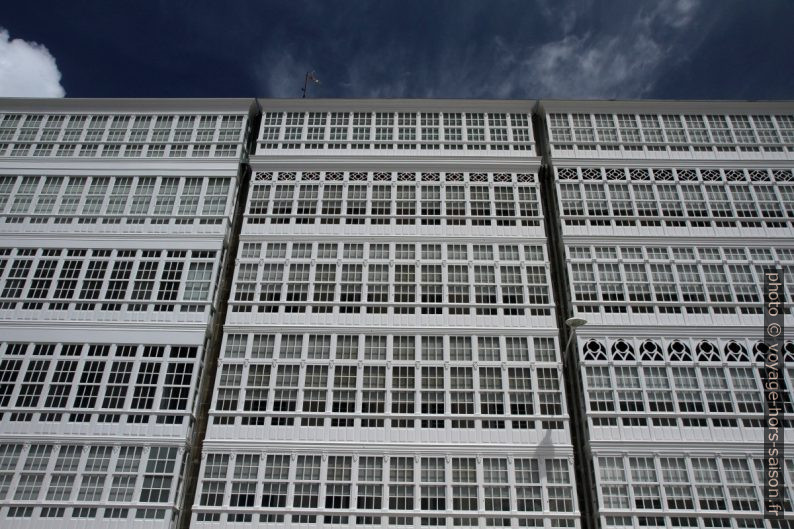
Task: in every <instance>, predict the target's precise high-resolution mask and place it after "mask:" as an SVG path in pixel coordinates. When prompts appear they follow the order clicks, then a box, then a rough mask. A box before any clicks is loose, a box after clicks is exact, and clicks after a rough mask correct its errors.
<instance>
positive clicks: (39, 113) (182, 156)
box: [0, 99, 251, 528]
mask: <svg viewBox="0 0 794 529" xmlns="http://www.w3.org/2000/svg"><path fill="white" fill-rule="evenodd" d="M250 107H251V102H250V101H249V100H228V101H198V100H197V101H187V100H185V101H174V100H145V101H144V100H25V99H20V100H11V99H5V100H2V101H0V504H2V507H1V508H0V518H2V520H3V521H2V523H0V525H2V526H3V527H74V528H77V527H80V528H83V527H108V526H114V525H117V526H123V527H172V526H173V524H174V523H175V521H176V519H177V517H178V515H179V512H178V505H179V503H180V501H181V496H182V494H183V486H182V483H183V479H182V477H183V474H184V472H185V470H186V464H187V459H188V458H187V456H188V453H189V452H190V449H191V445H192V443H193V442H194V430H195V425H196V416H195V412H196V396H197V391H198V386H199V380H200V376H201V373H202V368H203V365H204V361H205V356H206V353H207V349H208V344H210V343H211V341H212V336H211V334H210V330H211V329H212V325H213V320H214V314H215V310H216V308H217V305H218V303H219V300H218V297H217V286H218V278H219V276H220V270H221V268H222V266H223V263H224V259H227V257H226V256H225V249H226V248H227V246H228V244H229V241H230V238H231V230H230V218H231V215H232V213H233V211H234V207H235V198H236V194H237V189H238V187H239V185H240V184H241V183H242V182H241V176H242V175H243V167H242V166H241V165H240V162H241V161H242V160H244V156H245V151H244V138H245V136H246V132H247V131H246V127H248V124H249V109H250Z"/></svg>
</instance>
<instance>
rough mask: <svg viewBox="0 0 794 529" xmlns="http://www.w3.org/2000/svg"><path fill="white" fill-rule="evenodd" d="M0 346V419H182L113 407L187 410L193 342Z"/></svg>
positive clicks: (170, 421)
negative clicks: (172, 343)
mask: <svg viewBox="0 0 794 529" xmlns="http://www.w3.org/2000/svg"><path fill="white" fill-rule="evenodd" d="M0 345H2V347H0V349H2V352H1V353H0V381H2V382H0V406H2V412H0V420H6V421H12V422H17V421H26V422H30V421H42V422H70V423H74V422H98V423H118V422H126V423H131V424H133V423H134V424H140V423H149V422H151V423H152V424H155V423H156V424H182V422H183V419H184V418H183V417H182V416H180V415H169V414H168V413H162V414H160V413H157V414H154V415H152V414H140V413H137V414H135V413H133V414H129V413H124V414H121V413H119V412H121V411H122V410H123V411H125V412H129V411H142V410H148V411H150V412H151V411H152V410H161V411H164V412H166V411H181V412H183V413H185V412H187V411H188V399H189V395H190V393H191V388H192V387H193V386H194V371H195V364H196V360H195V359H196V355H197V348H196V347H182V346H162V345H159V346H157V345H146V346H141V345H110V344H55V343H36V344H28V343H16V342H15V343H5V342H4V343H3V344H0ZM166 349H168V351H167V352H166ZM111 358H112V360H111ZM182 358H192V359H194V360H192V361H179V360H178V359H182ZM106 372H107V373H108V378H107V381H106V382H104V383H103V376H104V374H105V373H106ZM45 381H49V383H47V384H45ZM158 389H159V391H158ZM98 411H104V412H109V413H102V414H99V415H97V412H98ZM64 412H66V413H64Z"/></svg>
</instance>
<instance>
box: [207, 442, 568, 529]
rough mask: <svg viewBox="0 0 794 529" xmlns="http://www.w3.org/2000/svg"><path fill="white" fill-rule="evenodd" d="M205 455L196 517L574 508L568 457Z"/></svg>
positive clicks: (555, 509) (521, 510)
mask: <svg viewBox="0 0 794 529" xmlns="http://www.w3.org/2000/svg"><path fill="white" fill-rule="evenodd" d="M205 456H206V458H205V462H204V465H203V479H202V481H201V486H200V488H199V490H200V492H199V494H198V501H197V503H198V505H197V506H196V507H195V509H196V510H197V511H198V512H199V513H200V514H199V518H198V519H199V521H202V520H204V521H208V520H212V519H213V516H215V515H214V514H212V513H211V512H210V513H202V512H201V511H202V509H201V507H223V506H229V507H235V508H245V507H249V508H252V510H253V509H257V510H258V509H259V508H260V506H261V507H263V508H265V509H279V510H283V509H285V508H287V507H288V506H290V507H292V508H295V509H301V510H303V509H311V510H316V511H320V510H321V509H323V510H325V511H326V512H327V511H328V510H337V509H340V510H341V509H344V510H350V509H357V510H360V511H364V512H365V513H367V514H368V515H370V516H374V515H379V514H381V513H383V511H387V510H388V511H403V512H404V511H413V510H421V511H447V512H449V511H478V510H482V511H486V512H493V511H511V510H512V511H519V512H544V511H546V512H548V511H551V512H568V513H573V512H574V499H573V487H572V485H571V483H572V479H571V475H570V473H571V469H570V464H569V462H568V460H567V459H556V458H555V459H551V458H549V459H535V458H520V457H517V458H515V459H513V458H483V457H478V458H475V457H450V456H446V458H445V457H422V458H418V457H417V458H414V457H399V456H390V457H386V458H384V457H380V456H363V457H357V458H353V457H351V456H342V455H328V456H319V455H297V456H295V455H294V454H293V458H292V462H291V461H290V460H289V459H288V458H289V457H290V456H289V455H288V454H283V455H282V454H268V455H260V454H235V457H234V459H233V460H232V458H230V457H229V454H220V453H209V454H205ZM230 462H231V463H232V465H231V466H232V468H233V470H232V469H230V468H229V466H230V465H229V463H230ZM262 462H264V463H265V465H264V469H263V468H262ZM384 463H385V464H384ZM260 483H261V487H260V486H259V484H260ZM354 484H355V485H357V486H354ZM448 484H451V486H447V485H448ZM229 485H231V487H230V486H229ZM387 485H388V486H387ZM310 512H311V511H310ZM218 514H220V513H218ZM318 515H320V516H322V514H321V512H313V513H312V514H310V515H309V516H311V517H312V520H314V522H316V521H317V520H318V519H319V520H322V518H317V516H318ZM228 516H229V519H230V520H231V519H233V518H232V517H233V516H235V515H233V514H229V515H228ZM296 516H300V515H293V521H296V520H295V517H296ZM303 516H304V517H305V516H306V515H303ZM328 518H329V515H328V514H326V515H325V520H324V521H326V522H328V521H329V520H328ZM334 518H335V519H334V520H333V522H334V523H347V518H348V515H347V513H344V514H341V516H340V515H335V516H334ZM342 518H344V521H342ZM440 519H441V520H444V518H440ZM216 520H217V518H216ZM249 521H250V519H249ZM303 521H304V522H308V521H311V520H309V519H304V520H303ZM406 523H407V522H406ZM390 525H391V524H390ZM398 525H401V524H398Z"/></svg>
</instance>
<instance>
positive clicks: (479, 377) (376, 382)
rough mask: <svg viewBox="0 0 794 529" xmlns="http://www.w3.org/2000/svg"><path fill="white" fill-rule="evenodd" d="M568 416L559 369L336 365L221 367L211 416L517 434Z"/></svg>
mask: <svg viewBox="0 0 794 529" xmlns="http://www.w3.org/2000/svg"><path fill="white" fill-rule="evenodd" d="M445 371H447V372H449V380H448V381H445V378H446V377H445ZM420 373H421V379H420V378H419V376H418V375H419V374H420ZM301 379H303V380H304V381H303V382H301ZM503 379H504V380H503ZM329 383H332V384H329ZM329 386H330V387H329ZM357 386H358V389H357ZM387 388H391V390H389V389H387ZM445 390H446V391H445ZM478 390H479V391H478ZM508 390H509V391H508ZM329 392H330V393H329ZM357 397H358V398H357ZM506 403H509V405H506ZM564 413H565V412H564V410H563V403H562V393H561V391H560V370H559V368H557V367H550V368H534V367H533V368H519V367H511V368H507V367H505V368H504V369H502V368H500V367H485V366H481V367H479V368H477V369H473V368H471V367H452V368H450V369H449V370H446V369H445V368H444V367H443V366H425V367H422V368H421V369H420V368H415V367H414V366H394V367H391V368H389V367H387V366H364V367H362V368H358V367H357V366H355V365H339V364H335V365H334V366H333V367H331V369H329V365H320V364H312V365H308V366H303V367H302V366H301V365H300V364H276V365H271V364H250V365H245V364H224V365H223V366H222V369H221V371H220V373H219V376H218V387H217V392H216V398H215V405H214V407H213V408H212V410H211V414H212V415H213V424H224V425H231V424H235V423H237V424H242V425H265V423H266V418H267V417H268V416H272V417H271V419H270V425H271V426H292V425H294V424H295V423H296V418H297V417H298V416H300V424H301V426H313V427H322V426H324V425H325V419H326V418H328V417H329V416H330V417H331V426H333V427H358V426H360V427H368V428H373V427H376V428H383V427H384V426H385V424H386V423H385V419H390V425H391V427H398V428H409V427H410V428H413V427H415V420H414V419H416V418H421V419H422V420H421V426H422V428H449V427H450V426H451V427H452V428H475V427H476V425H475V420H474V419H482V421H477V422H478V423H479V422H481V423H482V428H484V429H491V428H497V429H504V428H505V422H506V421H504V420H502V419H504V418H512V419H513V420H512V421H507V422H508V423H509V424H510V426H511V427H512V429H528V428H533V429H534V428H535V427H536V424H535V421H534V420H533V419H535V418H537V419H546V420H544V421H541V422H542V424H541V427H542V428H544V429H563V428H564V426H563V421H565V420H567V417H566V416H565V415H564ZM241 415H243V416H241ZM362 415H363V417H361V416H362ZM238 416H240V418H239V419H238ZM450 416H452V417H450Z"/></svg>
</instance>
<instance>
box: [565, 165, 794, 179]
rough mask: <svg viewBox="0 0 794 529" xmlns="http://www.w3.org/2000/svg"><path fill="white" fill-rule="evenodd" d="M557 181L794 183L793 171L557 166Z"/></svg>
mask: <svg viewBox="0 0 794 529" xmlns="http://www.w3.org/2000/svg"><path fill="white" fill-rule="evenodd" d="M555 170H556V172H557V179H558V180H609V181H612V180H615V181H626V180H631V181H640V182H650V181H656V182H674V181H679V182H747V181H750V182H773V181H774V182H794V171H792V170H791V169H703V168H701V169H693V168H687V169H681V168H679V169H673V168H653V169H644V168H634V167H631V168H623V167H616V168H603V167H557V168H556V169H555Z"/></svg>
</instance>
